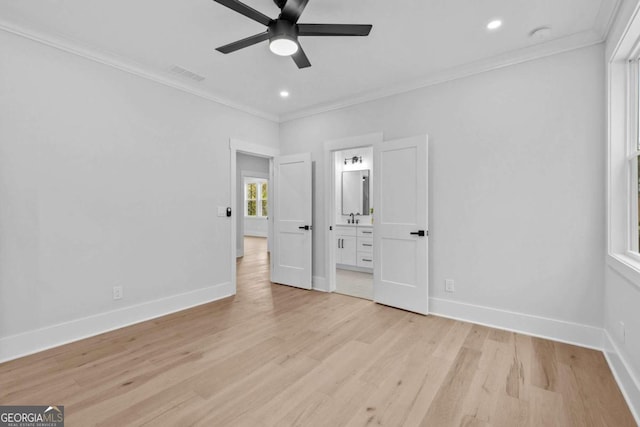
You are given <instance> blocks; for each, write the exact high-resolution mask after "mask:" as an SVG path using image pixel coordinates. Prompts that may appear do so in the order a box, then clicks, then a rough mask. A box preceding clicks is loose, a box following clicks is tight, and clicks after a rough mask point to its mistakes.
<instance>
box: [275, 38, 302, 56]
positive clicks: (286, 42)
mask: <svg viewBox="0 0 640 427" xmlns="http://www.w3.org/2000/svg"><path fill="white" fill-rule="evenodd" d="M269 49H271V52H273V53H275V54H276V55H279V56H291V55H293V54H294V53H296V52H297V51H298V43H296V41H295V40H294V39H293V38H290V37H287V36H280V37H278V38H273V39H271V40H270V41H269Z"/></svg>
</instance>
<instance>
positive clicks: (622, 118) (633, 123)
mask: <svg viewBox="0 0 640 427" xmlns="http://www.w3.org/2000/svg"><path fill="white" fill-rule="evenodd" d="M609 48H610V49H608V51H607V54H608V55H607V58H608V62H607V83H608V87H607V104H608V105H607V109H608V117H607V125H608V135H607V136H608V138H607V139H608V152H607V264H608V265H609V266H610V267H611V268H613V269H614V270H616V271H617V272H619V273H620V274H622V275H623V276H624V277H626V278H627V279H628V280H629V281H630V282H632V283H633V284H634V285H635V286H637V287H639V288H640V252H639V251H638V249H640V248H639V247H638V246H639V245H640V243H639V242H638V240H639V237H638V233H639V231H638V214H639V212H638V171H637V168H638V161H637V159H638V158H640V144H639V142H640V65H639V62H638V59H640V15H638V14H635V15H634V16H633V18H632V20H631V21H630V22H629V25H628V26H627V27H626V29H625V31H624V33H623V34H622V35H620V38H619V40H618V41H617V42H616V43H611V44H610V46H609ZM609 50H610V52H609Z"/></svg>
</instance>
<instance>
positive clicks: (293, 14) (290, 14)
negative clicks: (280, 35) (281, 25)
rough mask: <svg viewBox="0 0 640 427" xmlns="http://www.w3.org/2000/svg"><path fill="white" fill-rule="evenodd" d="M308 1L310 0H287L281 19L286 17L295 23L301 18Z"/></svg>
mask: <svg viewBox="0 0 640 427" xmlns="http://www.w3.org/2000/svg"><path fill="white" fill-rule="evenodd" d="M307 3H309V0H287V2H286V3H285V5H284V7H283V8H282V12H281V13H280V19H286V20H287V21H289V22H291V23H293V24H295V23H296V22H298V19H300V15H302V12H303V11H304V8H305V7H307Z"/></svg>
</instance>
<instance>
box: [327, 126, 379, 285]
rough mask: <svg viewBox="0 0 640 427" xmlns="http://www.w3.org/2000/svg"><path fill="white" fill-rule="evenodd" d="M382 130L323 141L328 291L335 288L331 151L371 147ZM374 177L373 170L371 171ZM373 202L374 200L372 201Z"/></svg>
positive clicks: (332, 163)
mask: <svg viewBox="0 0 640 427" xmlns="http://www.w3.org/2000/svg"><path fill="white" fill-rule="evenodd" d="M382 140H383V134H382V132H374V133H368V134H365V135H358V136H353V137H349V138H341V139H334V140H329V141H325V143H324V164H325V179H324V194H325V195H326V197H327V198H328V200H327V198H325V207H326V210H325V215H326V222H327V228H326V234H325V257H326V260H327V261H326V266H325V268H326V275H327V277H326V280H327V288H328V291H329V292H335V290H336V248H335V247H334V246H335V245H334V244H333V241H334V240H335V226H336V220H335V212H336V189H335V185H334V182H333V181H334V176H335V162H334V161H333V153H334V152H336V151H342V150H348V149H352V148H361V147H372V146H373V145H374V144H376V143H378V142H382ZM373 174H374V177H373V179H375V171H374V172H373ZM374 202H375V201H374Z"/></svg>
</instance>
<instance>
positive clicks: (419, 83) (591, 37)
mask: <svg viewBox="0 0 640 427" xmlns="http://www.w3.org/2000/svg"><path fill="white" fill-rule="evenodd" d="M603 41H604V39H603V38H602V35H601V34H599V33H598V32H596V31H594V30H589V31H584V32H581V33H576V34H573V35H570V36H567V37H563V38H560V39H556V40H551V41H549V42H546V43H542V44H538V45H534V46H530V47H527V48H524V49H518V50H515V51H511V52H507V53H505V54H502V55H498V56H494V57H492V58H488V59H486V60H481V61H476V62H472V63H468V64H464V65H461V66H458V67H452V68H447V69H445V70H443V71H439V72H436V73H432V74H429V75H427V76H425V77H422V78H420V79H418V80H414V81H411V82H406V83H401V84H397V85H394V86H390V87H386V88H383V89H379V90H373V91H368V92H362V93H360V94H357V95H352V96H349V98H345V99H342V100H338V101H333V102H328V103H325V104H320V105H316V106H313V107H310V108H305V109H302V110H299V111H296V112H293V113H288V114H283V115H281V116H280V123H284V122H288V121H291V120H295V119H300V118H304V117H308V116H313V115H315V114H321V113H326V112H329V111H334V110H340V109H343V108H347V107H351V106H354V105H358V104H363V103H366V102H371V101H375V100H378V99H382V98H387V97H390V96H394V95H399V94H402V93H406V92H411V91H414V90H418V89H422V88H426V87H429V86H435V85H439V84H442V83H446V82H450V81H453V80H458V79H463V78H465V77H470V76H473V75H476V74H481V73H485V72H487V71H493V70H497V69H500V68H505V67H509V66H512V65H517V64H521V63H523V62H529V61H534V60H536V59H541V58H545V57H547V56H552V55H557V54H560V53H564V52H568V51H571V50H575V49H580V48H584V47H588V46H592V45H596V44H599V43H602V42H603Z"/></svg>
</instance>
